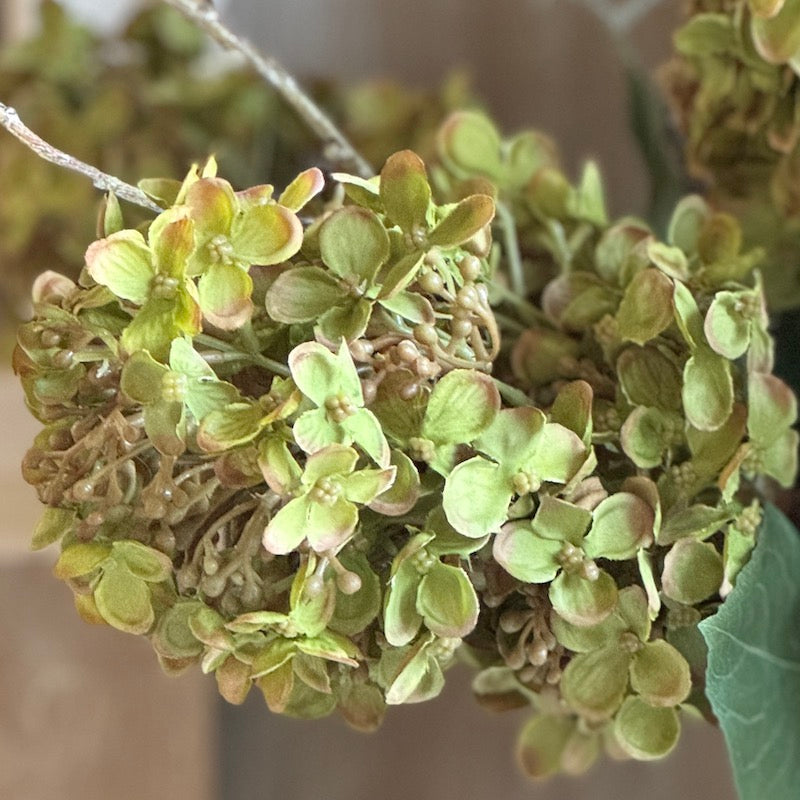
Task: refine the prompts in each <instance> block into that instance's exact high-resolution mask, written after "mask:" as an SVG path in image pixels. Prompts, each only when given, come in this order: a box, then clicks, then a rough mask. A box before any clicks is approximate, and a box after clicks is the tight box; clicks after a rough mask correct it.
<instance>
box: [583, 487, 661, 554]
mask: <svg viewBox="0 0 800 800" xmlns="http://www.w3.org/2000/svg"><path fill="white" fill-rule="evenodd" d="M593 517H594V522H593V524H592V529H591V530H590V531H589V533H588V534H587V536H586V539H585V540H584V545H583V549H584V551H585V552H586V555H587V556H589V557H590V558H608V559H611V560H614V561H626V560H628V559H630V558H633V557H634V556H635V555H636V553H637V551H638V550H639V548H640V547H647V546H649V545H650V544H651V543H652V541H653V523H654V520H655V515H654V513H653V509H652V508H651V507H650V506H649V505H648V504H647V503H645V502H644V500H642V499H641V498H640V497H638V496H637V495H635V494H631V493H630V492H616V493H615V494H612V495H611V496H609V497H607V498H606V499H605V500H603V501H602V502H601V503H600V504H599V505H598V506H597V508H595V510H594V512H593Z"/></svg>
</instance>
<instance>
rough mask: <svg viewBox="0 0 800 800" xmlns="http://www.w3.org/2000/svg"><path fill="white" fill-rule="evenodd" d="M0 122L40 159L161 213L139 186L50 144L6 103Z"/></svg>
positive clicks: (122, 197)
mask: <svg viewBox="0 0 800 800" xmlns="http://www.w3.org/2000/svg"><path fill="white" fill-rule="evenodd" d="M0 125H1V126H2V127H4V128H5V129H6V130H7V131H8V132H9V133H10V134H11V135H12V136H15V137H16V138H17V139H19V140H20V141H21V142H22V143H23V144H24V145H25V146H26V147H28V148H30V149H31V150H33V152H34V153H36V155H38V156H39V157H40V158H43V159H44V160H45V161H49V162H50V163H51V164H55V165H56V166H59V167H64V168H66V169H69V170H72V171H73V172H78V173H80V174H81V175H84V176H85V177H87V178H89V180H91V182H92V183H93V184H94V185H95V186H96V187H97V188H98V189H101V190H102V191H104V192H113V193H114V194H115V195H116V196H117V197H119V198H120V199H121V200H127V201H128V202H129V203H133V204H134V205H137V206H141V207H142V208H146V209H147V210H148V211H153V212H155V213H156V214H159V213H161V211H162V210H163V209H161V208H159V207H158V206H157V205H156V204H155V203H154V202H153V201H152V200H151V199H150V198H149V197H148V196H147V195H146V194H145V193H144V192H143V191H142V190H141V189H137V188H136V187H135V186H131V185H130V184H129V183H125V181H121V180H120V179H119V178H115V177H113V176H112V175H107V174H106V173H105V172H103V171H101V170H99V169H98V168H97V167H93V166H92V165H91V164H86V163H84V162H83V161H79V160H78V159H77V158H75V157H74V156H71V155H69V154H68V153H65V152H64V151H63V150H59V149H58V148H57V147H53V145H51V144H50V143H49V142H46V141H45V140H44V139H42V137H41V136H39V135H38V134H36V133H34V132H33V131H32V130H31V129H30V128H29V127H28V126H27V125H25V123H24V122H23V121H22V120H21V119H20V118H19V114H17V112H16V111H15V110H14V109H13V108H11V107H10V106H7V105H5V103H0Z"/></svg>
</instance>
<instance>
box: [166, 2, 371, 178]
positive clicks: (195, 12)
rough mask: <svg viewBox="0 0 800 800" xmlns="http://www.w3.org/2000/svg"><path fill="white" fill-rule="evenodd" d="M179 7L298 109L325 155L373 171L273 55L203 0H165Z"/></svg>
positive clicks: (357, 170) (360, 171)
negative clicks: (225, 21)
mask: <svg viewBox="0 0 800 800" xmlns="http://www.w3.org/2000/svg"><path fill="white" fill-rule="evenodd" d="M164 2H165V3H167V5H170V6H172V7H173V8H175V9H177V10H178V11H180V12H181V13H182V14H183V15H184V16H185V17H187V19H190V20H191V21H192V22H194V23H195V24H196V25H197V26H198V27H199V28H201V29H202V30H203V31H205V32H206V33H207V34H208V35H209V36H210V37H211V38H212V39H214V40H215V41H216V42H217V43H219V44H220V45H222V47H224V48H225V49H226V50H231V51H235V52H238V53H240V54H241V55H242V56H244V58H245V60H246V61H247V62H248V64H250V66H251V67H252V68H253V69H254V70H255V71H256V72H257V73H258V74H259V75H260V76H261V77H262V78H263V79H264V81H266V83H267V84H269V85H270V86H271V87H272V88H273V89H275V91H277V92H278V94H280V96H281V97H282V98H283V99H284V100H285V101H286V102H287V103H288V104H289V105H290V106H291V107H292V108H293V109H294V110H295V111H296V112H297V114H298V115H299V116H300V117H301V118H302V119H303V121H304V122H305V123H306V125H308V127H309V128H310V129H311V131H312V132H313V133H314V134H315V135H316V136H317V137H318V138H319V140H320V141H321V142H322V145H323V148H324V149H323V152H324V155H325V157H326V158H327V159H328V160H330V161H331V162H333V163H335V164H337V165H341V167H342V168H343V169H345V170H347V171H349V172H354V173H355V174H357V175H360V176H361V177H363V178H369V177H371V176H372V175H374V174H375V173H374V170H373V169H372V167H371V166H370V165H369V164H368V163H367V162H366V161H365V160H364V158H362V156H361V155H360V154H359V153H358V152H357V151H356V149H355V148H354V147H353V145H352V144H351V143H350V142H349V141H348V140H347V138H346V137H345V135H344V134H343V133H342V132H341V131H340V130H339V129H338V128H337V127H336V125H335V124H334V123H333V121H332V120H331V119H330V117H328V116H327V114H325V112H324V111H322V109H321V108H319V106H318V105H317V104H316V103H315V102H314V101H313V100H312V99H311V98H310V97H309V96H308V95H307V94H306V93H305V92H304V91H303V89H302V88H301V87H300V85H299V84H298V83H297V81H296V80H295V79H294V78H293V77H292V76H291V75H290V74H289V73H288V72H287V71H286V69H285V68H284V67H282V66H281V65H280V64H279V63H278V62H277V61H276V60H275V59H273V58H270V57H268V56H265V55H263V54H262V53H260V52H259V51H258V50H257V49H256V48H255V47H254V46H253V45H252V44H251V43H250V42H248V41H246V40H245V39H242V38H241V37H239V36H237V35H236V34H235V33H233V31H231V30H230V29H229V28H228V27H227V26H226V25H224V24H223V23H222V22H221V21H220V18H219V15H218V13H217V11H216V9H214V7H213V6H212V5H211V4H209V3H207V2H205V0H164Z"/></svg>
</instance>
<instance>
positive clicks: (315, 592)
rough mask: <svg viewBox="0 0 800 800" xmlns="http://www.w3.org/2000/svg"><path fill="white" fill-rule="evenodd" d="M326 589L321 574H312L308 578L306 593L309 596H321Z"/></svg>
mask: <svg viewBox="0 0 800 800" xmlns="http://www.w3.org/2000/svg"><path fill="white" fill-rule="evenodd" d="M324 590H325V581H324V580H323V578H322V576H321V575H312V576H311V577H310V578H308V580H306V585H305V593H306V596H307V597H319V596H320V595H321V594H322V592H323V591H324Z"/></svg>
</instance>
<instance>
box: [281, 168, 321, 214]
mask: <svg viewBox="0 0 800 800" xmlns="http://www.w3.org/2000/svg"><path fill="white" fill-rule="evenodd" d="M324 187H325V176H324V175H323V174H322V171H321V170H320V169H318V168H317V167H311V169H307V170H305V172H301V173H300V174H299V175H298V176H297V177H296V178H295V179H294V180H293V181H292V182H291V183H290V184H289V185H288V186H287V187H286V188H285V189H284V190H283V192H282V194H281V196H280V197H279V198H278V202H279V203H280V204H281V205H282V206H285V207H286V208H288V209H289V210H290V211H299V210H300V209H301V208H302V207H303V206H304V205H305V204H306V203H308V202H309V201H310V200H312V199H313V198H314V197H316V196H317V195H318V194H319V193H320V192H321V191H322V190H323V188H324Z"/></svg>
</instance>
